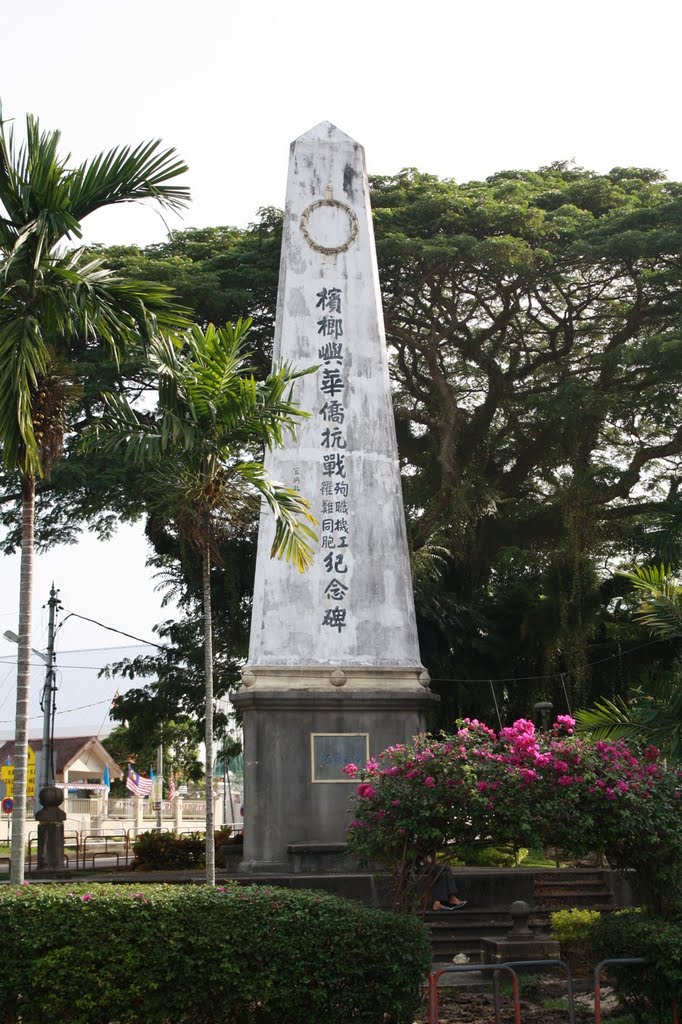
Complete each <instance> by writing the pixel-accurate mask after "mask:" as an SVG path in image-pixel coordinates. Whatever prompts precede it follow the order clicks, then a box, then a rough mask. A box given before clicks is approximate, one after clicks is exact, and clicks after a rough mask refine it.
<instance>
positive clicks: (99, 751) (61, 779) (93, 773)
mask: <svg viewBox="0 0 682 1024" xmlns="http://www.w3.org/2000/svg"><path fill="white" fill-rule="evenodd" d="M52 742H53V745H54V752H55V760H56V780H55V781H56V782H57V783H58V784H63V785H64V786H65V788H66V787H68V788H69V789H79V788H81V787H79V786H77V785H76V783H79V782H82V783H83V789H86V788H90V787H93V788H94V787H97V788H98V789H99V788H100V787H101V786H102V780H103V777H104V768H105V766H107V765H108V767H109V778H110V779H111V780H113V779H121V778H123V771H122V769H121V768H120V766H119V765H117V764H116V762H115V761H114V759H113V758H112V757H111V755H110V754H108V753H107V752H106V750H105V749H104V747H103V746H102V744H101V743H100V741H99V740H98V739H97V737H96V736H56V737H55V738H54V739H53V741H52ZM28 745H29V747H31V749H32V750H33V752H34V753H35V754H38V753H39V752H40V751H41V750H42V748H43V741H42V738H41V739H34V740H29V741H28ZM8 758H9V763H10V764H11V763H13V761H14V740H5V742H4V743H0V765H3V764H7V763H8Z"/></svg>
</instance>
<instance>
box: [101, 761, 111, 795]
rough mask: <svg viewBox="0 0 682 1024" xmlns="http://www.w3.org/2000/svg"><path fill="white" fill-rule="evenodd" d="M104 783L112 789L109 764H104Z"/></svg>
mask: <svg viewBox="0 0 682 1024" xmlns="http://www.w3.org/2000/svg"><path fill="white" fill-rule="evenodd" d="M102 784H103V785H104V786H106V787H107V789H111V777H110V775H109V765H108V764H105V765H104V774H103V775H102Z"/></svg>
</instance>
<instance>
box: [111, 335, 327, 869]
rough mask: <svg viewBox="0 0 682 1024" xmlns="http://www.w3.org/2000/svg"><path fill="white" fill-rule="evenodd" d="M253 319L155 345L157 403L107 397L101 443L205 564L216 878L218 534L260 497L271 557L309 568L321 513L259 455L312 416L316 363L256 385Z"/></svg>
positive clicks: (209, 857) (278, 370) (234, 530)
mask: <svg viewBox="0 0 682 1024" xmlns="http://www.w3.org/2000/svg"><path fill="white" fill-rule="evenodd" d="M249 326H250V321H248V320H246V321H242V320H240V321H238V322H237V324H236V325H235V326H233V325H232V324H227V325H226V326H225V327H223V328H220V329H216V328H215V327H213V325H212V324H209V325H208V326H207V327H206V329H205V330H202V329H201V328H200V327H199V326H198V325H195V326H194V327H192V328H191V329H190V330H189V331H188V332H187V333H186V334H185V336H184V339H183V342H184V343H183V345H182V347H179V346H178V345H176V344H174V342H173V341H172V340H171V339H167V338H163V337H161V338H159V339H156V340H155V341H153V342H152V343H151V346H150V362H151V365H152V367H153V368H154V370H155V372H156V377H157V381H158V408H157V410H156V412H154V413H147V412H139V411H136V410H135V408H134V407H133V406H132V405H131V404H130V403H129V402H128V401H127V400H126V399H125V398H123V397H122V396H114V395H111V396H109V397H108V407H109V408H108V416H107V418H106V420H105V421H104V423H103V425H102V426H103V429H101V430H100V431H99V432H98V435H97V436H98V441H99V444H100V446H101V447H102V448H103V449H104V450H105V451H110V450H115V449H116V448H120V447H122V448H123V449H124V450H125V452H126V454H127V455H128V457H129V458H131V459H132V460H133V461H135V460H136V461H137V462H138V464H140V465H142V466H145V467H146V468H147V470H148V474H149V478H150V484H151V488H152V491H153V493H154V494H155V499H154V502H153V503H152V504H151V505H150V515H152V516H158V517H160V518H162V519H163V520H167V521H170V522H172V523H173V524H174V526H175V529H176V531H177V534H178V536H179V537H182V538H183V540H184V541H185V542H186V543H187V544H188V545H189V546H191V547H192V548H194V550H195V551H196V552H197V554H198V556H199V558H200V561H201V583H202V611H203V621H202V631H203V650H204V665H203V670H204V677H203V678H204V687H205V691H204V721H205V733H204V742H205V746H206V881H207V883H208V884H213V883H214V881H215V851H214V844H213V840H212V837H213V761H214V756H213V742H214V721H213V702H214V686H213V605H212V599H211V567H212V565H213V564H214V563H215V562H216V561H217V560H218V559H219V557H220V551H219V548H218V544H217V540H218V538H219V537H221V536H222V535H225V534H238V533H239V531H240V530H241V528H242V526H243V524H244V522H247V523H248V522H249V521H250V519H251V518H252V515H253V498H252V495H253V494H254V493H256V494H259V495H260V496H261V497H262V498H263V499H264V501H265V502H266V503H267V506H268V507H269V509H270V512H271V513H272V515H273V516H274V517H275V520H276V528H275V536H274V540H273V545H272V555H273V556H274V557H278V558H284V559H286V560H287V561H290V562H292V563H293V564H294V565H295V566H296V568H297V569H298V570H299V571H300V572H304V571H305V570H306V569H307V568H308V566H309V565H310V562H311V560H312V549H311V547H310V545H309V541H310V540H313V539H315V534H314V532H313V529H312V526H313V525H314V524H315V519H314V518H313V516H312V515H311V514H310V512H309V511H308V509H309V503H308V501H307V500H306V499H305V498H304V497H303V496H302V495H300V494H298V493H297V492H296V491H294V490H292V489H290V488H287V487H284V486H283V485H282V484H278V483H276V482H275V481H273V480H272V479H271V478H270V476H269V474H268V473H267V471H266V469H265V467H264V466H263V463H262V462H261V461H260V459H259V458H257V457H254V456H255V455H259V454H260V452H261V451H262V449H263V447H264V446H267V447H274V446H280V445H282V444H283V443H284V440H285V437H286V436H287V435H291V436H294V434H295V426H296V423H297V421H298V420H299V419H300V418H301V417H302V416H306V415H308V413H305V412H303V411H302V410H301V409H299V408H298V407H297V406H296V405H295V404H294V402H293V401H292V394H291V391H292V384H293V383H294V381H295V380H296V379H297V378H299V377H300V376H301V375H302V374H305V373H309V372H311V370H312V369H315V368H314V367H312V368H306V369H302V370H299V369H296V368H294V367H293V366H291V365H289V364H286V363H285V364H282V365H281V366H278V367H275V368H274V369H273V370H272V371H271V373H270V374H268V376H267V377H266V378H265V380H263V381H261V382H256V379H255V377H254V375H253V369H252V366H251V363H250V359H249V353H248V351H247V349H246V347H245V342H246V335H247V332H248V329H249Z"/></svg>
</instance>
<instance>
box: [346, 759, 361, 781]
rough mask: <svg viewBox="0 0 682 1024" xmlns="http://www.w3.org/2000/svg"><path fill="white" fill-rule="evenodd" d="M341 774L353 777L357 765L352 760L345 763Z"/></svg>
mask: <svg viewBox="0 0 682 1024" xmlns="http://www.w3.org/2000/svg"><path fill="white" fill-rule="evenodd" d="M343 774H344V775H348V776H350V778H351V779H354V778H355V776H356V775H357V774H358V766H357V765H356V764H353V762H352V761H351V763H350V764H347V765H346V767H345V768H344V769H343Z"/></svg>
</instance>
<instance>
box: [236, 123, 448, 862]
mask: <svg viewBox="0 0 682 1024" xmlns="http://www.w3.org/2000/svg"><path fill="white" fill-rule="evenodd" d="M274 359H275V360H286V361H288V362H291V363H294V364H295V365H297V366H299V367H307V366H311V365H313V364H319V369H318V370H317V372H316V373H314V374H311V375H309V376H306V377H303V378H301V380H300V381H299V382H298V383H297V386H296V390H295V399H296V401H297V403H298V404H299V406H300V407H301V408H303V409H305V410H307V411H308V412H309V413H310V414H311V416H310V418H309V419H307V420H305V421H303V422H302V423H301V425H300V427H299V429H298V432H297V438H296V440H295V441H292V442H290V443H288V444H287V446H286V447H285V448H284V449H278V450H275V451H274V452H272V453H271V454H270V455H269V457H268V460H267V464H268V469H269V471H270V473H271V474H272V475H273V476H274V477H275V478H276V479H278V480H281V481H283V482H284V483H286V484H287V485H289V486H291V487H294V488H296V489H297V490H299V491H300V492H301V493H302V494H303V495H305V496H306V497H307V498H308V499H309V500H310V501H311V505H312V511H313V513H314V514H315V516H316V518H317V519H318V520H319V527H318V533H319V544H318V546H317V553H316V557H315V563H314V565H313V567H312V569H310V570H309V571H308V572H307V573H305V574H299V573H298V572H297V571H296V570H295V569H294V568H293V567H292V566H291V565H288V564H287V563H285V562H279V561H277V560H273V559H272V558H271V557H270V548H271V544H272V538H273V532H274V521H273V517H272V516H271V514H270V513H269V511H268V510H267V508H265V507H264V510H263V512H262V514H261V521H260V528H259V543H258V558H257V568H256V580H255V588H254V599H253V613H252V622H251V642H250V650H249V658H248V664H247V666H246V668H245V669H244V671H243V673H242V690H241V691H240V692H239V694H237V695H236V696H235V698H234V700H235V703H236V704H237V705H238V706H239V707H241V708H242V709H243V712H244V720H245V762H246V793H245V806H246V808H247V810H246V814H247V825H246V845H245V861H246V863H247V864H251V865H252V866H253V869H254V870H256V869H257V868H259V867H262V866H266V865H267V866H270V867H274V868H278V869H280V868H282V869H285V868H287V867H289V868H292V867H293V868H295V867H296V864H297V863H299V862H300V863H305V864H310V863H312V862H313V861H314V860H315V857H314V856H313V855H312V854H311V852H310V851H311V850H312V849H313V848H314V847H315V844H317V845H318V846H319V844H323V845H324V846H327V847H328V846H329V844H331V845H332V846H335V845H338V844H341V843H342V841H343V833H344V827H345V814H344V812H345V804H346V802H347V799H348V789H347V783H348V780H347V778H346V776H344V775H343V773H342V771H341V769H342V767H343V765H344V764H345V763H347V762H348V761H353V760H358V759H360V760H365V759H366V757H367V756H369V754H370V752H371V753H372V754H374V753H377V752H378V751H379V750H380V749H381V748H382V747H383V746H385V745H387V744H388V743H392V742H398V741H401V740H404V739H406V738H409V737H410V736H411V735H412V734H413V733H414V732H415V731H416V730H417V728H418V727H419V726H420V725H421V723H422V720H423V714H424V711H425V709H426V708H427V707H428V706H429V705H430V704H432V703H433V702H434V701H435V700H436V698H435V697H434V696H433V695H432V694H431V693H430V692H429V691H428V682H429V680H428V675H427V674H426V672H425V671H424V668H423V666H422V664H421V660H420V656H419V645H418V639H417V630H416V624H415V614H414V603H413V597H412V581H411V576H410V567H409V558H408V550H407V540H406V533H405V519H404V512H403V502H402V491H401V484H400V468H399V462H398V453H397V447H396V439H395V424H394V419H393V409H392V405H391V392H390V382H389V374H388V358H387V353H386V343H385V336H384V327H383V315H382V309H381V296H380V291H379V278H378V272H377V262H376V254H375V249H374V236H373V231H372V221H371V210H370V201H369V187H368V181H367V172H366V168H365V160H364V151H363V149H362V147H361V146H360V145H359V144H358V143H357V142H355V141H354V140H353V139H351V138H349V137H348V136H347V135H345V134H344V133H343V132H341V131H339V129H338V128H336V127H335V126H334V125H332V124H330V123H329V122H323V123H322V124H319V125H317V126H316V127H315V128H313V129H311V131H309V132H306V134H305V135H302V136H301V137H300V138H299V139H297V140H296V141H295V142H294V143H293V144H292V147H291V158H290V164H289V178H288V186H287V198H286V209H285V215H284V232H283V240H282V257H281V263H280V278H279V292H278V300H277V320H276V328H275V339H274ZM280 759H281V763H280ZM250 766H251V771H249V767H250ZM287 775H288V776H289V782H290V785H291V787H292V793H291V796H288V795H287V793H288V790H287V784H286V776H287ZM282 776H284V781H283V778H282ZM343 783H346V785H343ZM339 784H341V785H339ZM294 791H295V792H296V793H297V796H296V797H294V795H293V792H294ZM273 793H274V794H275V796H274V798H273ZM302 793H305V794H306V796H305V800H304V804H305V808H304V811H303V812H302V813H301V811H300V803H301V794H302ZM326 852H327V853H330V852H334V851H329V850H327V851H326ZM337 852H339V851H337ZM299 854H300V856H299ZM297 856H298V861H297ZM301 857H302V858H303V859H302V860H301ZM311 858H312V860H311ZM323 859H324V858H323ZM327 864H329V859H328V858H327Z"/></svg>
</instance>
